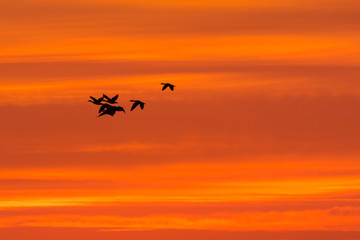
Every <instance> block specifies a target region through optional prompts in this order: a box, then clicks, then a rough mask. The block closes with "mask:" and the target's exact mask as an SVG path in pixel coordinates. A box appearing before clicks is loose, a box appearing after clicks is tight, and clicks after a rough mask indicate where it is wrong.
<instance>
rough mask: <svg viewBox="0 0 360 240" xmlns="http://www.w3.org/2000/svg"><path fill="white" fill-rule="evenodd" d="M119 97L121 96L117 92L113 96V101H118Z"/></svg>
mask: <svg viewBox="0 0 360 240" xmlns="http://www.w3.org/2000/svg"><path fill="white" fill-rule="evenodd" d="M118 97H119V94H116V96H115V97H113V98H112V99H111V100H112V101H116V99H118Z"/></svg>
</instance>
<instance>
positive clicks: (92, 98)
mask: <svg viewBox="0 0 360 240" xmlns="http://www.w3.org/2000/svg"><path fill="white" fill-rule="evenodd" d="M90 98H91V100H89V102H91V103H93V104H96V105H101V104H102V103H101V102H102V101H103V100H104V98H103V97H101V98H99V99H96V98H94V97H92V96H90Z"/></svg>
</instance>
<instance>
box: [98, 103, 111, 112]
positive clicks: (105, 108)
mask: <svg viewBox="0 0 360 240" xmlns="http://www.w3.org/2000/svg"><path fill="white" fill-rule="evenodd" d="M111 107H112V106H111V105H109V104H107V103H105V104H103V105H101V107H100V109H99V113H101V112H104V111H105V110H107V109H109V108H111Z"/></svg>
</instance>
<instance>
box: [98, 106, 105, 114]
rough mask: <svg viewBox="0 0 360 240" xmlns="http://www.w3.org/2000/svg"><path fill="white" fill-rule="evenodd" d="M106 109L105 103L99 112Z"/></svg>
mask: <svg viewBox="0 0 360 240" xmlns="http://www.w3.org/2000/svg"><path fill="white" fill-rule="evenodd" d="M105 109H106V106H105V104H104V105H101V107H100V109H99V113H101V112H103V111H104V110H105Z"/></svg>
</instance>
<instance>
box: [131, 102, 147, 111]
mask: <svg viewBox="0 0 360 240" xmlns="http://www.w3.org/2000/svg"><path fill="white" fill-rule="evenodd" d="M130 102H133V103H134V104H133V105H132V107H131V109H130V111H132V110H134V109H135V108H136V107H137V106H138V105H140V108H141V109H144V105H145V103H144V102H142V101H139V100H130Z"/></svg>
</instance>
